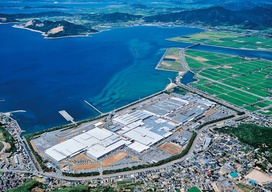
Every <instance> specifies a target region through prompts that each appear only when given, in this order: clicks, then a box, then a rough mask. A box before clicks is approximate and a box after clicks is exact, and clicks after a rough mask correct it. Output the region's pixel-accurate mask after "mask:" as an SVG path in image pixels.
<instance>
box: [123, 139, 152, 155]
mask: <svg viewBox="0 0 272 192" xmlns="http://www.w3.org/2000/svg"><path fill="white" fill-rule="evenodd" d="M128 147H129V148H131V149H133V150H135V151H137V152H139V153H141V152H143V151H144V150H146V149H148V148H149V147H148V146H146V145H143V144H142V143H139V142H137V141H135V142H134V143H132V144H131V145H129V146H128Z"/></svg>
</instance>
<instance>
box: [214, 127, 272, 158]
mask: <svg viewBox="0 0 272 192" xmlns="http://www.w3.org/2000/svg"><path fill="white" fill-rule="evenodd" d="M216 130H217V131H219V132H222V133H227V134H230V135H232V136H234V137H237V138H238V139H239V140H240V141H241V142H243V143H246V144H248V145H251V146H253V147H254V148H259V152H260V153H261V152H265V151H268V152H269V153H272V137H271V135H272V129H271V128H269V127H261V126H258V125H254V124H241V125H239V126H238V127H237V128H235V127H227V128H221V129H216ZM266 158H267V160H268V161H269V162H270V163H272V157H271V156H266Z"/></svg>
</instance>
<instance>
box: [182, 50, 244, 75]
mask: <svg viewBox="0 0 272 192" xmlns="http://www.w3.org/2000/svg"><path fill="white" fill-rule="evenodd" d="M185 58H186V61H187V63H188V65H189V67H190V68H191V69H193V70H194V69H201V68H208V67H215V66H218V65H233V64H239V63H241V62H244V61H246V60H245V59H244V58H242V57H238V56H233V55H225V54H217V53H211V52H206V51H196V50H186V51H185Z"/></svg>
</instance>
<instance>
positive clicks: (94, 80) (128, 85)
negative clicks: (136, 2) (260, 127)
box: [0, 24, 272, 133]
mask: <svg viewBox="0 0 272 192" xmlns="http://www.w3.org/2000/svg"><path fill="white" fill-rule="evenodd" d="M201 31H203V30H202V29H197V28H187V27H176V28H162V27H154V26H149V27H148V26H141V27H128V28H114V29H110V30H108V31H103V32H101V33H98V34H94V35H92V36H89V37H71V38H60V39H44V38H43V36H41V34H39V33H35V32H32V31H28V30H24V29H16V28H13V27H12V25H11V24H6V25H0V42H1V43H0V50H1V51H0V67H1V70H0V87H1V89H0V99H4V100H5V101H4V102H0V111H1V112H7V111H13V110H19V109H22V110H26V111H27V112H26V113H14V118H15V119H17V120H18V122H19V124H20V125H21V127H22V128H23V129H24V130H26V131H27V133H30V132H35V131H39V130H43V129H47V128H50V127H53V126H57V125H62V124H65V123H67V122H66V121H65V119H64V118H63V117H62V116H61V115H60V114H59V113H58V111H60V110H66V111H67V112H68V113H69V114H70V115H71V116H72V117H74V119H75V121H78V120H82V119H86V118H90V117H94V116H97V115H98V114H97V112H96V111H94V110H93V109H92V108H91V107H89V106H88V105H87V104H86V103H85V102H84V100H85V99H86V100H88V101H89V102H91V103H92V104H93V105H94V106H96V107H97V108H98V109H99V110H101V111H102V112H108V111H111V110H113V109H116V108H119V107H121V106H123V105H126V104H129V103H131V102H133V101H136V100H138V99H139V98H143V97H146V96H148V95H150V94H153V93H155V92H158V91H160V90H162V89H164V88H165V87H166V85H167V84H168V83H169V80H168V78H172V79H174V78H175V76H176V75H177V74H176V73H174V72H164V71H159V70H155V67H156V65H157V63H158V62H159V60H160V58H161V56H162V55H163V53H164V52H165V50H166V49H167V48H169V47H177V46H179V47H185V46H187V45H188V44H186V43H176V42H171V41H167V40H166V39H167V38H170V37H174V36H179V35H182V36H184V35H188V34H193V33H198V32H201ZM197 49H208V48H205V47H201V46H200V47H197ZM221 52H226V53H229V54H242V55H245V56H247V55H253V56H256V57H260V56H262V57H266V56H265V55H267V57H270V59H272V58H271V55H269V54H267V53H266V52H256V51H255V52H254V51H247V52H240V51H239V50H230V49H223V50H221ZM190 78H192V77H190Z"/></svg>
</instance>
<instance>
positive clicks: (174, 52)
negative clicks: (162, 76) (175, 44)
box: [158, 48, 184, 71]
mask: <svg viewBox="0 0 272 192" xmlns="http://www.w3.org/2000/svg"><path fill="white" fill-rule="evenodd" d="M179 52H180V48H170V49H167V51H166V53H165V54H164V56H163V58H162V60H161V62H160V64H159V65H158V69H164V70H171V71H183V70H184V69H183V67H182V64H181V59H180V55H179Z"/></svg>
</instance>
